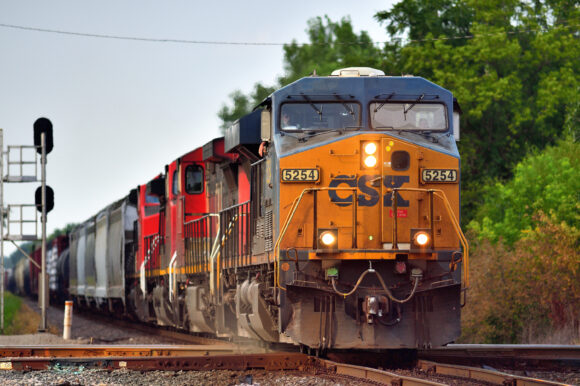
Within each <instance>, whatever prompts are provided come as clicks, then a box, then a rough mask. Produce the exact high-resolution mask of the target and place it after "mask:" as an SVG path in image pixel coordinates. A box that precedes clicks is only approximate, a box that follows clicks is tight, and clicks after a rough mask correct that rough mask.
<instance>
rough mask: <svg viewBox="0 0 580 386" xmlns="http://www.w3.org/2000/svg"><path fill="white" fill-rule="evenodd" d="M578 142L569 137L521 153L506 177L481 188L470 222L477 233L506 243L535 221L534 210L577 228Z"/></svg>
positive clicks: (579, 216)
mask: <svg viewBox="0 0 580 386" xmlns="http://www.w3.org/2000/svg"><path fill="white" fill-rule="evenodd" d="M578 192H580V144H579V143H577V142H573V141H572V140H571V139H568V140H563V141H561V142H560V143H558V145H557V146H551V147H548V148H546V149H545V150H544V151H543V152H541V153H538V154H533V155H530V156H528V157H526V158H525V159H524V160H522V161H521V162H520V163H518V164H517V165H516V167H515V171H514V176H513V178H512V179H511V180H509V181H507V182H505V183H502V182H497V183H496V184H495V185H493V186H492V187H489V188H488V189H487V190H486V191H485V198H484V203H483V205H482V206H481V207H480V208H479V210H478V212H477V215H476V217H475V219H474V220H473V221H471V223H470V224H469V228H470V229H472V230H474V231H476V235H477V237H478V238H480V239H483V238H485V239H488V240H490V241H492V242H497V241H498V240H499V239H502V240H503V241H504V243H505V244H506V245H507V246H511V245H513V244H514V243H515V242H516V241H518V240H520V239H521V238H522V237H523V236H524V235H525V232H529V231H530V230H532V229H534V227H535V226H536V224H535V220H534V217H535V215H536V214H537V213H547V214H549V215H550V216H552V218H553V220H554V221H556V222H557V223H565V224H567V226H568V227H573V228H576V229H580V203H579V202H578Z"/></svg>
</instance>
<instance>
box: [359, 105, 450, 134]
mask: <svg viewBox="0 0 580 386" xmlns="http://www.w3.org/2000/svg"><path fill="white" fill-rule="evenodd" d="M437 106H440V107H441V108H440V109H436V107H437ZM389 108H391V109H390V110H389ZM380 111H382V112H383V114H384V115H386V119H385V121H384V122H380V123H379V122H378V121H377V120H376V119H375V115H376V114H377V113H378V112H380ZM368 112H369V125H370V127H371V129H373V130H391V131H410V132H436V133H442V132H447V131H449V118H448V116H447V105H446V104H445V103H442V102H417V101H414V100H404V101H400V100H395V101H380V100H374V101H371V102H370V103H369V108H368ZM389 112H390V114H389ZM399 114H400V115H399ZM411 120H413V121H414V122H410V121H411ZM395 122H396V123H398V124H394V123H395ZM403 123H404V124H403Z"/></svg>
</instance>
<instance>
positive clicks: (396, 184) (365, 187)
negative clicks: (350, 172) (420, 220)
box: [328, 175, 409, 207]
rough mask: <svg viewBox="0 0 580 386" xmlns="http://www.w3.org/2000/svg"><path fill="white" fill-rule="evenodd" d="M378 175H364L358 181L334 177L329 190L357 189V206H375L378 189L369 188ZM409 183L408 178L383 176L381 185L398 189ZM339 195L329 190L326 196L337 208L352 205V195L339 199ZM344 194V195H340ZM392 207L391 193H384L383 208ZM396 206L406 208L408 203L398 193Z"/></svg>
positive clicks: (354, 178) (348, 177)
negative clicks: (337, 188) (344, 186)
mask: <svg viewBox="0 0 580 386" xmlns="http://www.w3.org/2000/svg"><path fill="white" fill-rule="evenodd" d="M379 178H380V176H379V175H364V176H360V177H359V178H358V179H357V178H356V177H355V176H347V175H340V176H336V177H334V178H333V179H332V180H331V181H330V184H329V185H328V186H329V187H330V188H336V187H339V186H341V185H347V186H350V187H351V188H358V190H360V191H361V192H362V194H359V195H358V205H360V206H375V205H376V204H377V203H378V202H379V198H380V189H379V188H378V187H377V188H375V187H372V186H369V184H370V183H371V181H374V180H377V179H379ZM407 182H409V176H384V178H383V185H384V186H385V187H386V188H400V187H401V186H403V184H405V183H407ZM339 193H342V192H338V191H335V190H329V191H328V195H329V197H330V201H331V202H334V203H335V204H336V205H338V206H349V205H352V194H350V195H348V196H347V197H339ZM342 194H344V193H342ZM391 205H392V200H391V193H386V194H385V195H384V196H383V206H385V207H388V206H391ZM397 205H398V206H400V207H408V206H409V201H408V200H405V199H404V198H403V197H402V196H401V195H400V193H399V192H397Z"/></svg>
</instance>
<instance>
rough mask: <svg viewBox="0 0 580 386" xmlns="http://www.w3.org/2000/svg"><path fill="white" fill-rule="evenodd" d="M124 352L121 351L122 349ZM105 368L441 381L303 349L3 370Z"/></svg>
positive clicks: (7, 363)
mask: <svg viewBox="0 0 580 386" xmlns="http://www.w3.org/2000/svg"><path fill="white" fill-rule="evenodd" d="M119 353H120V352H119ZM65 368H66V369H78V370H80V371H82V370H88V369H101V370H117V369H126V370H136V371H157V370H162V371H195V370H238V371H240V370H248V369H263V370H265V371H277V370H295V371H302V372H305V373H311V374H313V375H320V374H326V375H337V376H348V377H353V378H358V379H363V380H367V381H372V382H378V383H381V384H391V385H399V386H404V385H430V386H440V385H443V384H441V383H437V382H432V381H429V380H426V379H421V378H415V377H409V376H402V375H399V374H395V373H391V372H388V371H384V370H377V369H373V368H368V367H363V366H355V365H349V364H344V363H336V362H332V361H329V360H324V359H319V358H315V357H309V356H307V355H306V354H300V353H267V354H238V355H216V356H211V355H210V356H207V355H197V356H155V357H152V356H129V357H111V356H109V357H91V356H85V357H75V358H71V357H58V358H55V357H40V358H39V357H27V358H24V357H16V358H4V359H0V370H13V371H31V370H60V371H62V370H63V369H65Z"/></svg>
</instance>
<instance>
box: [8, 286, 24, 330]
mask: <svg viewBox="0 0 580 386" xmlns="http://www.w3.org/2000/svg"><path fill="white" fill-rule="evenodd" d="M21 307H22V299H21V298H19V297H18V296H15V295H12V294H11V293H10V292H4V327H5V328H4V330H5V334H6V335H12V333H10V332H9V331H10V330H13V327H14V319H15V318H16V315H17V314H18V311H19V310H20V308H21Z"/></svg>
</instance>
